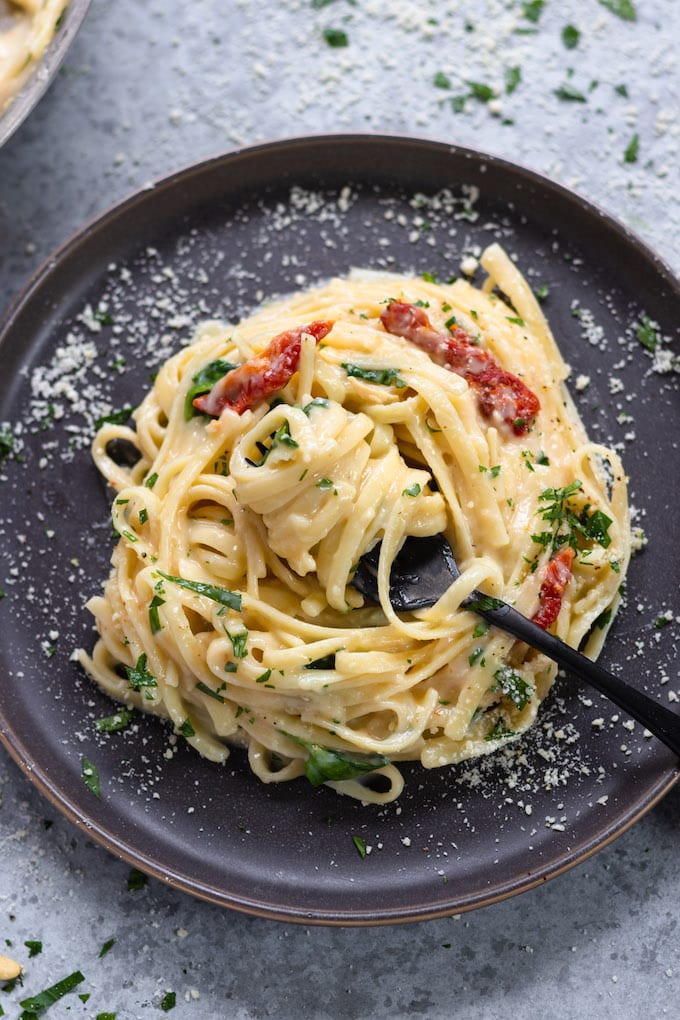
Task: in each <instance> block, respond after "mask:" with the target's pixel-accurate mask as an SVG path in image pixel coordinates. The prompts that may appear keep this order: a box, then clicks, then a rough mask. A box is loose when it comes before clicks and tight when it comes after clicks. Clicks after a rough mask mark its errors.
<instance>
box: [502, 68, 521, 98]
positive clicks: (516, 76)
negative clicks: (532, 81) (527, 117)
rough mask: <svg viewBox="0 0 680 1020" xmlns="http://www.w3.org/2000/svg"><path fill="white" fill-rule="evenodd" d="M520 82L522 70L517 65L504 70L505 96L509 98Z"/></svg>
mask: <svg viewBox="0 0 680 1020" xmlns="http://www.w3.org/2000/svg"><path fill="white" fill-rule="evenodd" d="M521 80H522V69H521V67H519V65H515V66H514V67H506V69H505V94H506V95H507V96H511V95H512V93H513V92H514V91H515V89H516V88H517V86H518V85H519V83H520V82H521Z"/></svg>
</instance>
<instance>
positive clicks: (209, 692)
mask: <svg viewBox="0 0 680 1020" xmlns="http://www.w3.org/2000/svg"><path fill="white" fill-rule="evenodd" d="M196 689H197V690H199V691H202V692H203V694H207V695H208V697H209V698H213V699H214V700H215V701H219V702H221V703H222V704H224V698H223V697H222V695H221V694H220V693H219V691H214V690H213V689H212V687H208V685H207V684H204V683H203V681H202V680H199V681H198V683H197V684H196Z"/></svg>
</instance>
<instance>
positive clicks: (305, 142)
mask: <svg viewBox="0 0 680 1020" xmlns="http://www.w3.org/2000/svg"><path fill="white" fill-rule="evenodd" d="M386 141H389V142H390V143H392V144H396V145H399V144H402V145H403V144H406V145H409V146H414V147H416V148H420V149H422V150H424V151H425V152H427V151H428V150H429V151H437V153H438V154H439V155H440V156H442V155H444V154H445V153H446V154H449V155H452V156H455V157H458V158H460V157H462V158H465V159H470V160H471V161H474V162H475V163H476V164H477V166H479V165H481V164H483V163H487V162H488V163H491V162H493V163H494V164H495V165H496V166H497V167H500V168H505V169H507V170H508V171H509V172H511V173H512V174H513V175H515V176H516V177H517V176H518V177H519V178H521V179H522V180H524V181H528V182H529V183H531V184H533V185H536V186H539V187H541V188H543V189H545V188H547V189H548V190H549V191H557V192H558V193H559V194H561V196H562V197H563V198H564V199H566V200H567V201H569V202H574V201H576V202H577V203H578V205H579V206H580V207H581V209H582V210H583V211H584V212H585V213H586V214H589V215H591V216H592V215H595V216H596V217H597V219H598V220H599V221H601V222H603V223H604V224H605V226H606V227H607V228H608V229H610V230H613V231H614V232H615V233H616V234H617V235H618V236H619V238H620V239H621V240H622V241H623V242H624V243H625V244H626V245H628V246H630V245H632V246H633V248H634V249H635V250H636V254H637V255H641V256H642V257H643V258H645V259H646V260H647V261H648V263H651V265H652V266H653V267H654V271H655V272H656V273H660V274H661V276H662V277H663V278H664V281H665V283H666V284H667V286H668V287H669V288H670V290H671V292H672V293H673V294H674V295H675V297H676V298H677V299H678V300H680V280H679V279H678V277H676V275H675V274H674V272H673V270H672V269H671V267H670V266H669V265H668V263H667V262H666V261H665V260H664V259H663V258H662V257H661V256H660V255H659V254H658V253H657V252H656V251H655V250H654V249H653V248H651V247H650V246H649V245H648V244H647V242H646V241H644V240H643V239H642V238H640V237H639V235H637V233H636V232H635V231H633V230H631V229H630V228H629V227H628V226H627V225H625V224H624V223H622V222H621V221H620V220H618V219H617V218H616V217H614V216H613V215H611V214H610V213H608V212H606V211H605V210H603V209H602V208H600V207H599V206H598V205H596V204H595V203H593V202H592V201H590V200H589V199H587V198H585V197H584V196H582V195H581V194H580V193H578V192H577V191H575V190H573V189H570V188H568V187H566V186H565V185H563V184H561V183H559V182H557V181H554V180H553V179H552V178H550V177H547V176H545V175H543V174H540V173H538V172H537V171H534V170H532V169H530V168H528V167H525V166H523V165H522V164H518V163H515V162H513V161H510V160H508V159H506V158H505V157H500V156H495V155H492V154H490V153H488V152H484V151H481V150H477V149H471V148H469V147H465V146H457V145H452V144H450V143H448V142H442V141H438V140H436V139H430V138H418V137H417V136H412V135H398V134H377V133H372V132H362V133H340V134H330V135H329V134H323V133H320V134H315V135H303V136H292V137H290V138H285V139H278V140H275V141H269V142H263V143H260V144H258V145H253V146H243V147H240V148H237V149H231V150H227V151H225V152H222V153H219V154H217V155H214V156H210V157H208V158H206V159H202V160H200V161H196V162H193V163H189V164H187V165H186V166H184V167H181V168H180V169H178V170H175V171H173V172H171V173H170V174H167V175H164V176H162V177H160V178H159V179H158V180H157V181H155V182H154V183H153V184H150V185H146V186H144V187H142V188H137V189H133V190H132V191H131V192H130V193H129V194H128V195H127V196H125V197H123V198H122V199H120V200H118V201H116V202H114V203H112V204H111V205H110V206H109V207H108V208H106V209H105V210H104V211H103V212H100V213H98V214H96V215H95V216H93V217H92V218H91V219H89V220H88V221H87V222H86V223H85V224H84V225H83V226H81V227H80V228H79V229H77V230H76V231H74V232H73V233H72V234H71V235H70V236H69V237H68V238H67V239H66V240H65V241H64V242H62V244H61V245H59V246H58V247H57V248H56V249H55V250H54V251H53V252H52V253H51V254H50V255H49V256H48V257H47V258H46V259H45V260H44V261H43V262H42V263H41V265H40V266H38V268H37V269H36V270H35V271H34V273H33V274H32V275H31V276H30V277H29V279H28V280H27V281H26V283H25V285H24V286H23V288H22V289H21V290H20V291H19V293H18V294H17V295H16V296H15V298H14V299H13V300H12V301H11V303H10V305H9V307H8V308H7V310H6V312H5V314H4V315H3V316H2V319H1V320H0V350H2V349H4V348H3V344H4V342H5V340H6V337H7V336H8V334H9V333H10V331H11V329H12V326H13V323H14V322H15V320H16V318H17V317H18V316H19V315H20V314H21V312H22V311H23V310H24V308H25V307H26V306H27V305H30V302H31V300H32V297H33V295H34V294H35V292H37V291H38V290H39V289H40V288H41V286H42V285H43V284H44V283H45V282H47V281H49V277H50V276H51V274H52V273H53V272H55V271H57V270H58V269H59V268H60V266H61V265H62V263H63V262H64V260H66V259H68V258H69V257H70V256H71V255H73V254H75V253H76V252H77V250H78V248H79V246H80V245H81V244H83V243H85V242H87V241H88V239H89V238H90V237H91V235H92V234H93V233H97V232H100V231H103V230H106V229H107V227H108V226H109V225H110V224H111V223H112V222H114V221H115V219H116V218H117V217H120V216H124V215H126V214H127V213H129V211H130V210H131V209H133V208H134V207H135V205H137V204H141V205H143V204H144V202H145V201H146V200H147V199H148V196H149V195H150V194H158V193H159V192H160V191H162V190H164V191H168V190H172V189H173V188H175V187H177V186H178V185H181V184H182V183H186V182H188V181H190V180H191V178H192V177H194V176H200V175H203V174H208V175H210V174H212V173H214V172H215V171H217V170H219V169H220V168H221V167H223V166H224V165H228V164H229V163H233V162H236V161H237V160H239V159H243V158H246V159H251V160H252V159H262V158H263V157H264V158H267V157H268V156H269V155H270V154H271V153H272V152H275V151H278V152H281V151H282V150H289V149H292V148H300V147H309V146H310V145H313V146H318V145H319V144H333V143H337V142H340V143H342V144H343V145H351V144H361V145H369V146H375V145H380V144H382V143H384V142H386ZM347 177H348V179H350V178H351V177H352V174H351V173H350V172H348V173H347ZM416 187H417V182H416ZM0 743H2V744H3V746H4V747H5V748H6V750H7V751H8V753H9V755H10V757H11V758H12V759H13V760H14V761H15V762H16V763H17V765H18V766H19V768H20V770H21V771H22V773H23V774H24V775H26V776H28V778H29V779H30V780H31V781H32V783H33V785H34V786H35V787H36V788H37V789H38V790H39V791H40V792H41V794H42V795H44V796H45V797H46V798H47V799H48V801H49V802H50V803H51V804H53V806H54V807H56V808H57V809H58V810H59V811H60V813H61V814H63V815H64V816H65V817H66V818H67V819H68V820H69V821H70V822H72V823H73V824H75V825H76V826H77V827H78V828H80V829H83V830H85V831H87V833H88V835H90V836H91V837H92V838H93V839H95V840H96V841H97V843H99V845H100V846H102V847H103V848H104V849H105V850H107V851H108V852H111V853H113V854H114V856H117V857H118V858H119V859H122V860H124V861H127V862H128V863H129V864H130V865H132V866H135V867H140V868H141V869H142V870H144V871H145V872H146V873H148V874H150V875H153V876H154V877H155V878H157V879H159V880H161V881H163V882H164V883H165V884H166V885H168V886H170V887H171V888H175V889H181V890H182V891H183V892H185V893H188V894H190V895H192V896H194V897H196V898H198V899H199V900H203V901H207V902H210V903H213V904H215V905H218V906H220V907H223V908H224V907H228V908H230V909H233V910H236V911H238V912H241V913H246V914H249V915H254V916H258V917H263V918H267V919H270V920H281V921H289V922H295V923H301V924H308V925H309V924H318V925H331V926H333V925H334V926H344V927H347V926H353V927H354V926H356V927H362V926H371V925H381V924H396V923H410V922H415V921H422V920H429V919H434V918H438V917H446V916H450V915H451V914H452V913H458V912H461V913H462V912H466V911H469V910H472V909H477V908H479V907H481V906H487V905H490V904H492V903H495V902H499V901H500V900H503V899H506V898H509V897H512V896H515V895H518V894H519V893H521V892H525V891H528V890H529V889H532V888H535V887H536V886H538V885H541V884H543V883H545V882H546V881H547V880H548V879H551V878H553V877H557V876H558V875H560V874H563V873H564V872H566V871H568V870H570V869H571V868H572V867H574V866H575V865H577V864H579V863H581V862H582V861H585V860H587V859H588V858H589V857H591V856H592V855H593V854H594V853H596V852H598V851H599V850H601V849H603V848H604V847H606V846H608V845H609V844H610V843H611V842H613V841H614V840H615V839H616V838H618V836H619V835H621V834H623V833H624V832H626V831H627V830H628V829H629V828H630V827H631V826H632V825H633V824H634V823H635V822H637V821H639V820H640V819H641V818H642V817H643V816H644V815H645V814H646V813H647V812H648V811H649V810H651V808H653V807H654V806H655V805H656V804H657V803H658V802H659V801H660V800H661V799H662V798H663V797H664V796H665V795H666V793H668V791H669V790H670V789H671V788H672V787H673V786H674V785H675V783H676V782H677V781H678V779H680V766H679V765H676V766H675V767H671V768H668V769H664V771H662V772H661V773H660V774H659V776H658V778H657V779H656V781H655V782H654V783H653V784H652V785H651V786H650V787H647V788H645V790H644V793H643V794H642V795H641V796H640V797H638V799H637V800H636V801H635V803H634V804H633V805H632V806H631V805H627V806H626V810H625V812H624V813H623V815H619V816H618V818H617V819H614V820H610V821H609V823H608V824H607V825H606V826H605V827H604V828H601V829H598V831H597V832H591V833H590V834H589V836H588V838H587V839H585V840H582V841H581V842H580V843H579V844H578V846H577V848H576V849H572V850H570V851H569V852H568V853H567V854H565V855H564V856H563V857H562V859H561V861H560V862H558V863H557V864H555V863H552V864H550V863H548V864H540V865H539V866H538V867H537V868H536V869H535V870H534V869H532V872H531V873H529V874H524V875H520V876H518V877H516V878H515V879H514V881H512V882H506V883H505V884H504V885H503V887H502V889H500V890H499V889H498V888H497V887H496V888H495V889H494V888H492V889H491V890H489V891H487V892H484V891H480V890H476V891H475V893H474V894H473V895H471V896H470V897H469V898H468V901H466V902H464V903H460V902H456V903H454V904H452V905H451V904H449V905H445V904H440V903H438V904H434V903H423V904H421V905H419V906H417V907H404V906H401V907H395V906H389V907H386V908H385V909H384V910H378V909H374V910H371V911H370V913H368V912H366V911H364V912H363V913H361V912H360V911H358V910H357V909H356V908H353V909H352V910H350V911H348V912H347V913H343V912H341V911H339V910H337V909H334V910H332V911H329V909H328V908H327V907H326V908H319V909H318V910H315V909H310V908H307V909H305V908H303V907H300V906H297V907H296V906H285V905H282V904H273V903H268V902H263V901H258V900H256V899H248V898H247V897H245V896H243V895H241V894H236V893H234V892H232V893H231V894H230V895H227V894H226V893H225V891H224V890H222V891H218V890H216V889H213V888H209V887H207V886H206V885H205V884H204V883H202V881H201V880H200V879H198V878H195V877H194V878H189V877H188V876H187V875H182V874H179V872H177V871H175V872H170V871H168V870H167V868H165V869H164V868H163V866H162V862H160V861H158V860H152V859H150V858H149V856H148V855H147V854H146V853H144V852H142V851H141V850H138V851H134V850H133V849H132V848H131V847H129V846H127V845H126V841H125V839H124V837H122V836H121V835H120V834H118V835H116V833H115V832H111V831H110V826H109V825H107V824H105V823H103V822H101V821H93V819H92V816H89V817H88V816H87V815H86V814H84V813H83V812H82V811H81V809H80V808H78V807H77V806H76V805H75V803H73V802H72V801H71V798H70V797H66V796H65V794H64V793H63V792H62V791H60V790H59V788H58V781H53V779H52V777H51V776H50V775H48V774H46V772H45V770H43V769H42V768H38V769H36V767H35V764H34V763H33V760H32V756H31V755H30V754H26V753H25V748H24V746H23V742H22V740H20V739H19V737H18V735H17V734H16V733H14V732H13V731H12V730H11V729H9V728H7V729H6V721H5V717H4V713H3V712H2V710H1V709H0Z"/></svg>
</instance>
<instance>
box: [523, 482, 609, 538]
mask: <svg viewBox="0 0 680 1020" xmlns="http://www.w3.org/2000/svg"><path fill="white" fill-rule="evenodd" d="M582 489H583V483H582V482H581V481H579V480H578V479H575V480H574V481H573V482H571V484H570V485H565V486H564V487H563V488H561V489H544V490H543V492H542V493H541V494H540V496H539V497H538V498H539V502H540V503H542V504H544V505H543V506H542V507H541V508H540V509H539V513H540V515H541V519H542V520H544V521H547V522H548V523H549V524H550V525H552V528H550V529H548V530H547V531H543V532H540V533H539V534H536V535H532V536H531V538H532V541H534V542H536V543H537V545H541V546H543V547H544V548H546V547H548V546H552V549H553V550H554V551H556V550H558V549H561V548H562V546H564V545H568V546H570V547H571V548H572V549H573V550H574V551H575V552H577V551H578V540H579V537H581V538H584V539H586V540H587V541H590V542H597V544H598V545H601V546H602V548H603V549H606V548H607V547H608V546H609V545H610V544H611V538H610V536H609V527H610V525H611V524H612V519H611V517H607V515H606V514H605V513H603V512H602V511H601V510H594V511H593V513H592V514H591V513H589V512H588V511H589V509H590V504H588V503H586V505H585V506H584V507H583V508H582V509H581V511H580V512H577V510H576V509H575V508H574V506H573V504H572V502H571V498H572V496H574V495H575V494H576V493H577V492H580V491H581V490H582Z"/></svg>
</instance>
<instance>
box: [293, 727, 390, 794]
mask: <svg viewBox="0 0 680 1020" xmlns="http://www.w3.org/2000/svg"><path fill="white" fill-rule="evenodd" d="M286 736H287V737H288V738H289V739H290V740H292V741H294V742H295V743H296V744H299V745H300V747H303V748H304V749H305V751H306V752H307V758H306V760H305V774H306V776H307V779H308V780H309V781H310V783H311V784H312V786H321V784H322V783H326V782H335V783H338V782H341V781H342V780H344V779H354V778H355V777H356V776H360V775H363V774H364V773H366V772H374V771H375V769H380V768H383V767H384V766H385V765H388V764H389V758H386V757H385V755H384V754H348V753H347V752H346V751H333V750H331V748H330V747H323V746H322V745H321V744H316V743H313V742H309V741H307V740H302V739H301V738H300V737H294V736H292V734H290V733H286Z"/></svg>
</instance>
